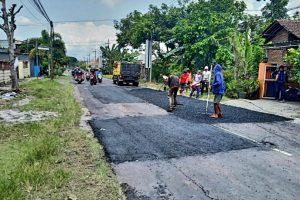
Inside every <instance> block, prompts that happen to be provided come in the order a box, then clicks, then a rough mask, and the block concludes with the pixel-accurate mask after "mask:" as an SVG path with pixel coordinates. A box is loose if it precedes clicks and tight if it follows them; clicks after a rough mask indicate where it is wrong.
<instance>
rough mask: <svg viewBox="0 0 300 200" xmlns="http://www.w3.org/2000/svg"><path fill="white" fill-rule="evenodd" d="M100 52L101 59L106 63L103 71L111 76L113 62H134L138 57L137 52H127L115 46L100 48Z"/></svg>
mask: <svg viewBox="0 0 300 200" xmlns="http://www.w3.org/2000/svg"><path fill="white" fill-rule="evenodd" d="M100 50H101V51H102V54H103V58H104V59H106V61H107V66H105V70H106V73H108V74H112V69H113V64H114V62H115V61H125V62H136V61H137V56H138V55H139V53H138V52H137V51H133V52H129V51H128V50H127V49H124V48H121V47H120V46H118V45H116V44H114V45H112V47H111V48H110V47H109V46H101V47H100Z"/></svg>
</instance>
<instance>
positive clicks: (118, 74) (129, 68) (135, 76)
mask: <svg viewBox="0 0 300 200" xmlns="http://www.w3.org/2000/svg"><path fill="white" fill-rule="evenodd" d="M140 75H141V64H136V63H127V62H115V63H114V69H113V77H112V79H113V83H114V84H118V85H123V84H124V83H127V84H129V83H132V84H133V85H134V86H138V85H139V79H140Z"/></svg>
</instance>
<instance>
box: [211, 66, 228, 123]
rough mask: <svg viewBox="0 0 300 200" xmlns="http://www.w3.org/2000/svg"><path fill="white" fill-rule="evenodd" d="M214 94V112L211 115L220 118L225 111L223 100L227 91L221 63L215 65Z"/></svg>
mask: <svg viewBox="0 0 300 200" xmlns="http://www.w3.org/2000/svg"><path fill="white" fill-rule="evenodd" d="M212 87H213V94H214V95H215V97H214V113H213V114H212V115H211V116H210V117H212V118H220V117H223V112H222V109H221V104H220V102H221V100H222V97H223V95H224V93H225V82H224V78H223V74H222V66H221V65H220V64H216V65H215V67H214V83H213V85H212Z"/></svg>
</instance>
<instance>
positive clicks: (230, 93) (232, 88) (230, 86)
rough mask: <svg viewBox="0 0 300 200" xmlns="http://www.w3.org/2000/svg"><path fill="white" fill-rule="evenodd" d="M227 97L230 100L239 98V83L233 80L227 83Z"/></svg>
mask: <svg viewBox="0 0 300 200" xmlns="http://www.w3.org/2000/svg"><path fill="white" fill-rule="evenodd" d="M226 96H227V97H229V98H235V99H236V98H238V82H237V80H232V81H230V82H227V83H226Z"/></svg>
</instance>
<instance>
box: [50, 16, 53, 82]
mask: <svg viewBox="0 0 300 200" xmlns="http://www.w3.org/2000/svg"><path fill="white" fill-rule="evenodd" d="M53 41H54V28H53V22H52V21H50V59H49V60H50V72H49V73H50V77H51V80H53V79H54V66H53Z"/></svg>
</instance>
